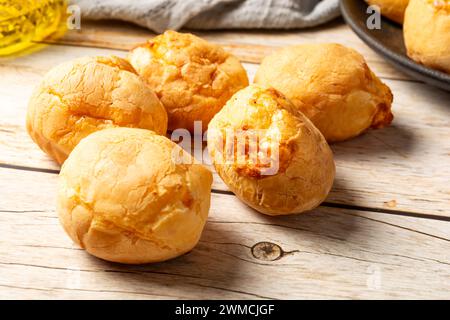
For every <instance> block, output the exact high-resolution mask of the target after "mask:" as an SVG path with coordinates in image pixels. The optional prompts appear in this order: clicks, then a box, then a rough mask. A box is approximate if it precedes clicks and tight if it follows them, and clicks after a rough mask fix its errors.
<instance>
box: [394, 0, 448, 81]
mask: <svg viewBox="0 0 450 320" xmlns="http://www.w3.org/2000/svg"><path fill="white" fill-rule="evenodd" d="M403 34H404V38H405V46H406V50H407V54H408V56H409V57H410V58H411V59H413V60H415V61H417V62H419V63H422V64H424V65H426V66H428V67H431V68H434V69H437V70H440V71H444V72H447V73H450V1H449V0H411V2H410V4H409V6H408V8H407V9H406V13H405V23H404V26H403Z"/></svg>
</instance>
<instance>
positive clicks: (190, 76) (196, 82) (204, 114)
mask: <svg viewBox="0 0 450 320" xmlns="http://www.w3.org/2000/svg"><path fill="white" fill-rule="evenodd" d="M128 59H129V61H130V62H131V64H132V65H133V67H134V68H135V69H136V70H137V72H138V73H139V74H140V75H141V76H142V77H143V78H144V79H145V80H146V81H147V83H148V84H149V86H150V87H151V88H152V89H153V90H155V92H156V93H157V95H158V97H159V98H160V99H161V101H162V103H163V104H164V106H165V107H166V110H167V112H168V114H169V130H175V129H178V128H186V129H188V130H190V131H193V129H194V125H193V123H194V121H195V120H200V121H202V123H203V130H206V128H207V126H208V123H209V121H210V120H211V118H212V117H213V116H214V115H215V114H216V113H217V112H218V111H219V110H220V109H221V108H222V106H223V105H224V104H225V102H226V101H227V100H228V99H229V98H230V97H231V96H232V95H233V94H234V93H235V92H236V91H238V90H239V89H241V88H244V87H245V86H247V85H248V78H247V74H246V72H245V70H244V68H243V67H242V65H241V63H240V62H239V60H238V59H237V58H236V57H235V56H233V55H231V54H229V53H227V52H226V51H224V50H223V49H222V48H221V47H219V46H217V45H214V44H211V43H208V42H207V41H205V40H203V39H200V38H198V37H196V36H194V35H192V34H188V33H178V32H175V31H166V32H165V33H164V34H162V35H159V36H157V37H155V38H154V39H152V40H150V41H148V42H147V43H146V44H143V45H140V46H138V47H136V48H135V49H133V50H132V51H131V52H130V54H129V57H128Z"/></svg>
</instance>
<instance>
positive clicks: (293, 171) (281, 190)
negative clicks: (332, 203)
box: [208, 85, 335, 215]
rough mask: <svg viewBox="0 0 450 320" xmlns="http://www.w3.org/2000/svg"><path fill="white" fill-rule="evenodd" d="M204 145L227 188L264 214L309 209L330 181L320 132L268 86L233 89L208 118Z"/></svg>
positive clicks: (327, 152) (328, 152)
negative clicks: (231, 93) (232, 94)
mask: <svg viewBox="0 0 450 320" xmlns="http://www.w3.org/2000/svg"><path fill="white" fill-rule="evenodd" d="M208 149H209V153H210V156H211V160H212V162H213V164H214V167H215V168H216V171H217V172H218V174H219V175H220V177H221V178H222V179H223V181H224V182H225V183H226V184H227V186H228V187H229V188H230V190H231V191H233V192H234V193H235V194H236V196H237V197H238V198H239V199H241V200H242V201H243V202H245V203H246V204H248V205H249V206H250V207H252V208H254V209H256V210H258V211H259V212H262V213H265V214H268V215H285V214H292V213H300V212H303V211H306V210H311V209H313V208H315V207H317V206H318V205H319V204H320V203H321V202H322V201H323V200H324V199H325V198H326V196H327V194H328V192H329V191H330V189H331V186H332V184H333V180H334V174H335V166H334V161H333V154H332V152H331V149H330V147H329V146H328V144H327V142H326V141H325V139H324V137H323V136H322V134H321V133H320V132H319V130H317V129H316V127H314V125H313V124H312V123H311V122H310V121H309V120H308V118H306V117H305V116H304V115H303V114H302V113H301V112H300V111H298V109H297V108H295V106H294V105H293V104H292V103H291V102H290V101H289V100H287V99H286V98H285V97H284V96H283V95H282V94H281V93H279V92H278V91H276V90H275V89H273V88H265V87H261V86H258V85H251V86H249V87H247V88H245V89H243V90H241V91H239V92H238V93H236V94H235V95H234V96H233V97H232V98H231V99H230V100H229V101H228V102H227V104H226V105H225V106H224V107H223V109H222V110H221V111H220V112H219V113H217V114H216V115H215V116H214V118H213V119H212V120H211V122H210V123H209V127H208Z"/></svg>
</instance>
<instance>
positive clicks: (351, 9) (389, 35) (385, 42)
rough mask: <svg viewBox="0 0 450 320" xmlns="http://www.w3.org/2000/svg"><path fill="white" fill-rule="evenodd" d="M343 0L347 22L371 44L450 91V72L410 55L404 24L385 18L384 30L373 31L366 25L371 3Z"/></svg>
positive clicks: (395, 62)
mask: <svg viewBox="0 0 450 320" xmlns="http://www.w3.org/2000/svg"><path fill="white" fill-rule="evenodd" d="M340 3H341V11H342V15H343V16H344V19H345V21H346V22H347V23H348V25H349V26H350V27H351V28H352V29H353V31H354V32H355V33H356V34H357V35H358V37H360V38H361V39H362V40H363V41H364V42H365V43H366V44H367V45H368V46H369V47H371V48H372V49H373V50H375V51H376V52H378V53H379V54H381V55H382V56H384V57H385V58H386V59H387V60H388V61H389V62H391V63H392V64H393V65H394V66H395V67H396V68H398V69H400V70H401V71H403V72H404V73H406V74H408V75H409V76H411V77H413V78H415V79H418V80H420V81H424V82H426V83H428V84H431V85H433V86H436V87H439V88H441V89H444V90H447V91H450V75H448V74H446V73H444V72H441V71H437V70H434V69H431V68H428V67H425V66H424V65H421V64H419V63H416V62H414V61H413V60H411V59H409V58H408V57H407V55H406V49H405V43H404V42H403V31H402V27H401V25H399V24H396V23H395V22H391V21H390V20H388V19H385V18H382V19H381V20H382V21H381V29H373V30H370V29H368V28H367V26H366V20H367V18H368V17H369V14H367V13H366V10H367V4H366V3H365V2H364V1H363V0H341V1H340Z"/></svg>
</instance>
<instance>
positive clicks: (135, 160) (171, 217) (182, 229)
mask: <svg viewBox="0 0 450 320" xmlns="http://www.w3.org/2000/svg"><path fill="white" fill-rule="evenodd" d="M175 151H177V153H178V152H183V151H182V150H181V148H180V147H179V146H177V145H176V144H175V143H173V142H172V141H170V140H169V139H167V138H165V137H163V136H159V135H156V134H155V133H153V132H152V131H149V130H143V129H132V128H113V129H106V130H102V131H99V132H96V133H93V134H91V135H90V136H88V137H87V138H85V139H83V140H82V141H81V142H80V143H79V144H78V145H77V146H76V147H75V149H74V150H73V152H72V153H71V154H70V156H69V158H68V159H67V160H66V162H65V163H64V165H63V166H62V169H61V173H60V177H59V193H58V214H59V217H60V221H61V224H62V225H63V227H64V229H65V230H66V232H67V233H68V234H69V236H70V237H71V238H72V239H73V241H75V242H76V243H78V244H79V245H80V246H81V247H83V248H85V249H86V250H87V251H88V252H89V253H91V254H93V255H95V256H97V257H99V258H102V259H105V260H109V261H114V262H121V263H133V264H137V263H148V262H156V261H163V260H167V259H170V258H173V257H176V256H179V255H181V254H183V253H186V252H188V251H189V250H191V249H192V248H193V247H194V246H195V244H196V243H197V242H198V239H199V237H200V235H201V232H202V230H203V227H204V225H205V222H206V219H207V216H208V211H209V205H210V193H211V184H212V174H211V172H210V171H209V170H207V169H206V168H205V167H203V166H202V165H200V164H196V163H180V164H176V163H175V162H174V161H173V155H174V154H175V153H174V152H175ZM183 156H184V157H185V159H186V160H189V161H190V162H193V161H194V160H193V159H192V157H191V156H190V155H188V154H187V153H185V152H183Z"/></svg>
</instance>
